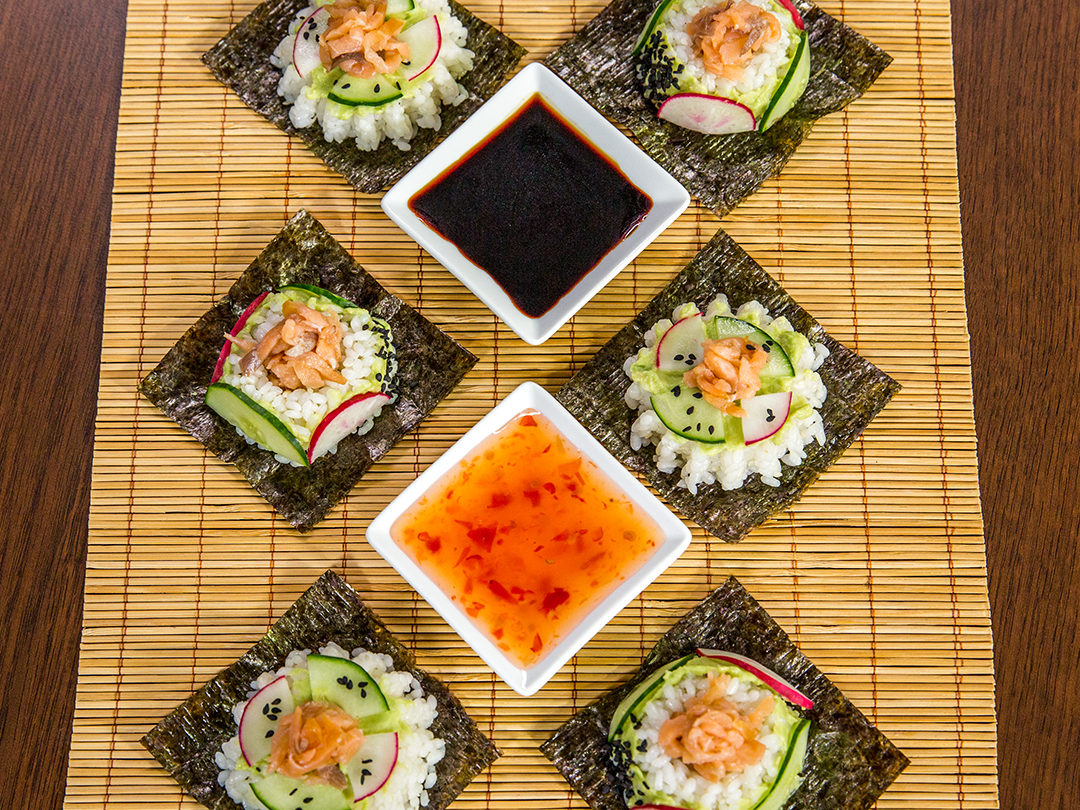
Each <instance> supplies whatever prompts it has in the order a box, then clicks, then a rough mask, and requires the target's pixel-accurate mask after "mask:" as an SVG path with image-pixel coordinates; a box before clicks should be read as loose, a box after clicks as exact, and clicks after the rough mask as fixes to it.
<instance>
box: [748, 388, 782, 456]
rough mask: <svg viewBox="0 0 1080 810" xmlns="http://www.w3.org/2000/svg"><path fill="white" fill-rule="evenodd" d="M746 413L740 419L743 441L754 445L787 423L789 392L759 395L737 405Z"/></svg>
mask: <svg viewBox="0 0 1080 810" xmlns="http://www.w3.org/2000/svg"><path fill="white" fill-rule="evenodd" d="M739 404H740V405H741V406H742V409H743V410H744V411H746V416H744V417H743V418H742V432H743V441H744V442H746V443H747V444H756V443H757V442H760V441H762V440H764V439H767V438H769V437H770V436H772V435H773V434H774V433H776V432H777V431H778V430H780V428H782V427H783V426H784V423H785V422H787V418H788V413H790V411H791V392H790V391H782V392H780V393H779V394H759V395H758V396H756V397H751V398H750V399H744V400H743V401H742V402H740V403H739Z"/></svg>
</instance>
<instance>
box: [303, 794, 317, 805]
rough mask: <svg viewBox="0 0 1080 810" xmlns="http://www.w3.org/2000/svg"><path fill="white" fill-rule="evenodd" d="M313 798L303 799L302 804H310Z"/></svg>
mask: <svg viewBox="0 0 1080 810" xmlns="http://www.w3.org/2000/svg"><path fill="white" fill-rule="evenodd" d="M314 798H315V797H314V796H308V797H307V798H306V799H304V804H311V800H312V799H314Z"/></svg>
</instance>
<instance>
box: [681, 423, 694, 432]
mask: <svg viewBox="0 0 1080 810" xmlns="http://www.w3.org/2000/svg"><path fill="white" fill-rule="evenodd" d="M691 428H693V425H687V426H686V427H684V428H683V433H689V432H690V429H691Z"/></svg>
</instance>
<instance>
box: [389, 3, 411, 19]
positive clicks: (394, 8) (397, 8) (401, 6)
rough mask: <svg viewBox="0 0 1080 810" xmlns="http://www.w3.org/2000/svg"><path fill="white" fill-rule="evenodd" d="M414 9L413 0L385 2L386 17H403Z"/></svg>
mask: <svg viewBox="0 0 1080 810" xmlns="http://www.w3.org/2000/svg"><path fill="white" fill-rule="evenodd" d="M415 8H416V3H414V2H413V0H386V16H387V17H405V16H407V15H408V14H409V12H411V11H412V10H413V9H415Z"/></svg>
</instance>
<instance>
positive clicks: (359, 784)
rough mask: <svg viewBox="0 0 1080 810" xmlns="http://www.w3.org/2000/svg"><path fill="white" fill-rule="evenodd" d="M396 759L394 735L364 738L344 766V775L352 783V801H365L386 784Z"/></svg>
mask: <svg viewBox="0 0 1080 810" xmlns="http://www.w3.org/2000/svg"><path fill="white" fill-rule="evenodd" d="M397 757H398V736H397V734H396V733H391V734H369V735H367V736H366V737H364V744H363V745H361V746H360V750H359V751H357V752H356V755H355V756H354V757H353V758H352V759H350V760H349V763H348V764H347V765H346V766H345V775H346V776H348V777H349V781H350V782H351V783H352V789H353V795H354V796H355V799H354V801H362V800H363V799H366V798H367V797H368V796H370V795H371V794H373V793H376V792H377V791H378V790H379V789H380V788H381V787H382V786H383V785H385V784H386V780H387V779H389V778H390V774H391V773H393V772H394V766H395V765H397Z"/></svg>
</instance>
